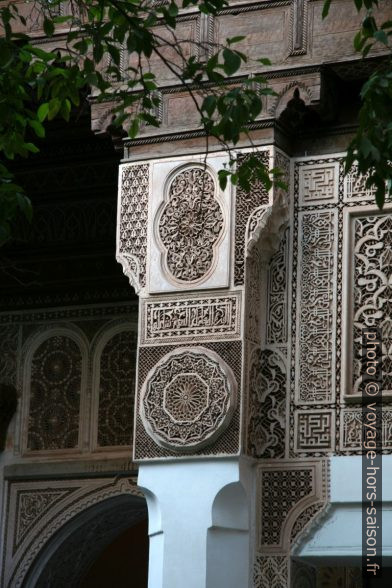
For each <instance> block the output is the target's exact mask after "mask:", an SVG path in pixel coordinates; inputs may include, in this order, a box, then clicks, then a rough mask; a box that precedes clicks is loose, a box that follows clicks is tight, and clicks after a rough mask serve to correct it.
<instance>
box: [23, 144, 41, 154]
mask: <svg viewBox="0 0 392 588" xmlns="http://www.w3.org/2000/svg"><path fill="white" fill-rule="evenodd" d="M23 147H24V148H25V149H27V151H30V152H31V153H39V149H38V147H37V146H36V145H34V143H24V144H23Z"/></svg>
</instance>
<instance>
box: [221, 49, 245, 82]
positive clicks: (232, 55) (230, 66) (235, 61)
mask: <svg viewBox="0 0 392 588" xmlns="http://www.w3.org/2000/svg"><path fill="white" fill-rule="evenodd" d="M223 60H224V63H223V71H224V72H225V74H227V75H228V76H231V75H233V74H235V73H236V71H238V70H239V68H240V67H241V57H240V56H239V55H238V53H236V52H235V51H231V49H227V48H225V49H223Z"/></svg>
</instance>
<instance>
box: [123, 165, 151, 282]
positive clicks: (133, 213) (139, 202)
mask: <svg viewBox="0 0 392 588" xmlns="http://www.w3.org/2000/svg"><path fill="white" fill-rule="evenodd" d="M148 194H149V165H148V164H142V165H130V166H126V167H124V168H123V169H122V174H121V203H120V214H119V226H118V240H117V255H116V259H117V261H118V262H119V263H121V265H122V266H123V271H124V274H125V275H126V276H127V277H128V278H129V281H130V284H131V286H133V288H134V289H135V291H136V293H137V292H139V290H140V288H143V287H144V286H145V284H146V258H147V218H148Z"/></svg>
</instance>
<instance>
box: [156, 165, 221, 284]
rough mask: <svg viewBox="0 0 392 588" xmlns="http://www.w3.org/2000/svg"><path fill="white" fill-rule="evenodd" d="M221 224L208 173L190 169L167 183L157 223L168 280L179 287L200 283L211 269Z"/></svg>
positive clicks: (193, 168)
mask: <svg viewBox="0 0 392 588" xmlns="http://www.w3.org/2000/svg"><path fill="white" fill-rule="evenodd" d="M224 225H225V223H224V216H223V211H222V207H221V205H220V203H219V202H218V200H217V198H216V184H215V180H214V178H213V177H212V175H211V174H210V172H209V171H207V170H205V169H203V168H202V167H191V168H186V169H185V170H183V171H181V172H180V173H178V174H177V175H176V176H175V177H174V178H173V179H172V181H171V182H170V184H169V189H168V197H167V201H166V203H165V205H164V207H163V209H162V211H161V213H160V215H159V217H158V223H157V232H158V235H159V240H160V242H161V246H162V247H161V248H162V251H163V266H164V269H165V270H166V272H165V273H167V275H168V277H169V279H171V280H172V281H174V282H177V283H182V284H196V283H201V282H204V281H205V280H206V279H207V278H208V277H209V276H210V275H211V272H212V271H213V269H214V267H215V264H216V261H217V247H218V245H219V242H220V241H221V238H222V236H223V233H224Z"/></svg>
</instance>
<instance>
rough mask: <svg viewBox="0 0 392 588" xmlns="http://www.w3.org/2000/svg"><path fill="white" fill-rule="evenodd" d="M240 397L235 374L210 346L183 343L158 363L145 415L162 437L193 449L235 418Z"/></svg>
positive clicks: (145, 393) (147, 386) (144, 400)
mask: <svg viewBox="0 0 392 588" xmlns="http://www.w3.org/2000/svg"><path fill="white" fill-rule="evenodd" d="M235 403H236V383H235V379H234V374H233V373H232V371H231V369H230V368H229V367H228V366H227V365H226V364H225V362H223V360H222V359H221V358H220V357H219V356H218V355H217V354H216V353H214V352H213V351H211V350H210V349H205V348H202V347H188V348H180V349H177V350H175V351H172V352H171V353H169V354H167V355H166V356H164V357H163V358H162V359H161V361H159V362H158V364H157V365H156V366H155V368H153V369H152V370H151V371H150V373H149V375H148V376H147V379H146V381H145V383H144V386H143V389H142V394H141V416H142V420H143V423H144V426H145V429H146V430H147V432H148V434H149V435H150V436H151V437H152V438H153V439H154V441H155V442H156V443H158V444H159V445H161V446H163V447H168V448H170V449H174V450H181V451H184V450H185V451H186V450H187V449H189V450H191V451H193V450H195V449H198V448H200V447H203V446H204V445H207V444H209V443H211V442H212V441H213V440H215V438H216V437H217V436H218V435H219V434H220V433H222V432H223V430H224V429H225V428H226V426H227V425H228V424H229V422H230V419H231V417H232V414H233V411H234V408H235Z"/></svg>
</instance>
